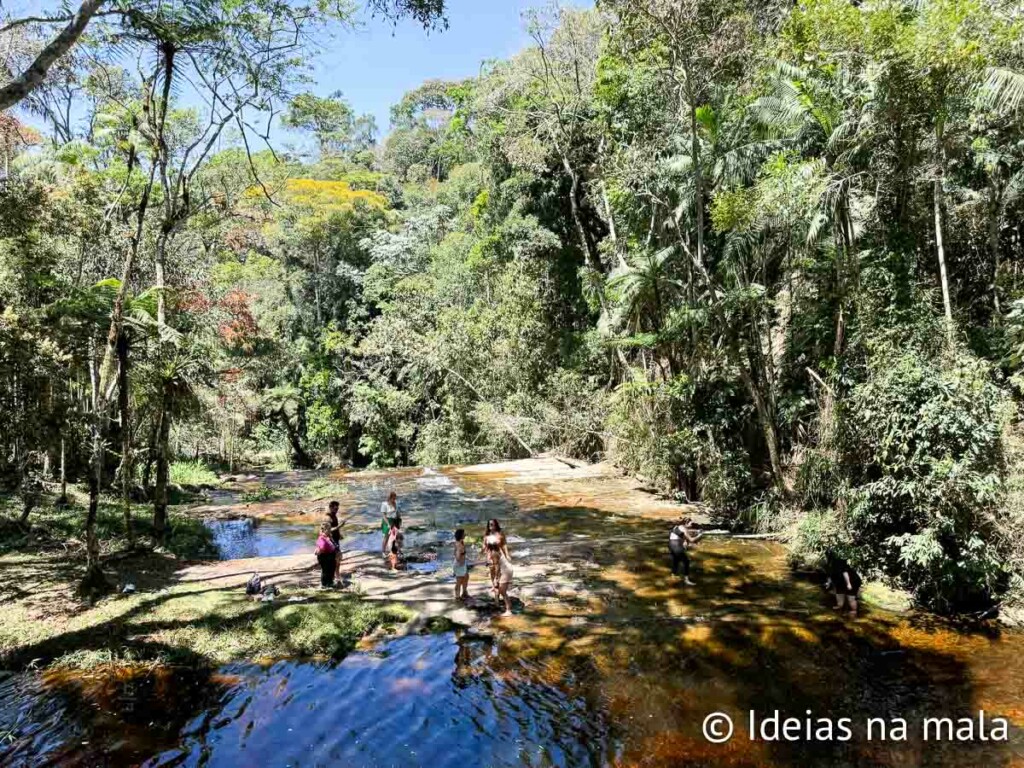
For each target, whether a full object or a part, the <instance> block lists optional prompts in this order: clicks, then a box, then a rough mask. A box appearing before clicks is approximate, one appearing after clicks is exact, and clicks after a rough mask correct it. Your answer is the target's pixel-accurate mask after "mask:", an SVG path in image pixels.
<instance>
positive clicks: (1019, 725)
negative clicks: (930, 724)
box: [0, 471, 1024, 768]
mask: <svg viewBox="0 0 1024 768" xmlns="http://www.w3.org/2000/svg"><path fill="white" fill-rule="evenodd" d="M346 482H348V483H349V493H347V494H346V495H345V497H343V498H342V499H341V501H342V505H343V516H345V515H349V514H354V515H355V521H354V525H355V526H356V527H357V528H359V529H361V530H362V531H363V533H362V534H359V535H357V536H354V537H353V538H352V539H350V540H349V541H348V544H349V546H350V547H351V548H355V549H360V548H364V549H366V550H367V551H374V548H375V547H379V536H378V535H375V534H373V533H372V531H371V530H370V529H371V526H372V525H373V524H374V523H375V520H376V516H377V511H376V505H377V504H378V503H379V499H380V497H381V495H382V493H383V492H385V491H386V490H388V489H390V488H392V487H393V488H395V489H396V490H397V492H398V493H399V496H400V501H401V503H402V505H403V515H404V516H405V518H406V519H407V521H408V525H409V527H410V531H411V532H410V544H411V548H412V549H413V550H434V549H436V550H437V551H439V552H440V554H441V555H442V556H443V555H444V554H445V552H446V551H447V549H448V547H447V546H445V543H446V542H447V541H448V540H449V537H450V530H451V528H452V527H454V526H455V525H464V526H466V527H467V528H471V527H472V528H473V529H474V532H476V531H475V529H476V527H477V526H478V525H479V523H480V522H481V521H482V520H483V519H485V518H487V517H491V516H497V517H500V518H501V519H502V520H503V521H506V522H507V529H508V530H509V532H510V533H511V534H513V535H514V536H515V539H514V540H513V541H514V542H515V543H514V544H513V548H514V549H513V551H514V554H515V553H516V552H518V553H519V557H521V558H524V559H526V558H533V559H536V560H543V559H545V558H546V559H548V560H550V561H551V562H553V563H555V564H571V565H573V567H574V569H573V570H571V571H569V576H568V577H567V579H568V582H567V583H569V584H570V585H571V587H572V594H570V595H568V596H566V595H564V594H559V595H555V594H550V595H549V596H547V597H544V596H535V597H534V598H532V599H530V600H529V601H528V604H527V606H526V607H525V609H524V611H523V612H522V613H521V614H520V615H518V616H517V617H516V618H515V619H513V620H510V621H507V622H501V623H499V622H494V623H492V624H491V625H489V626H488V625H484V626H483V627H482V628H481V627H478V628H476V629H475V630H472V631H463V630H459V631H455V632H442V633H439V634H433V635H421V636H411V637H403V638H398V639H394V640H390V641H387V642H384V643H382V644H380V645H378V646H376V647H374V648H373V649H372V650H369V651H360V652H357V653H353V654H351V655H349V656H348V657H346V658H345V659H343V660H342V661H340V662H336V663H316V662H312V661H301V660H282V661H277V662H274V663H268V664H266V665H258V664H254V663H246V664H233V665H228V666H226V667H223V668H221V669H220V670H217V671H216V672H215V673H211V672H208V671H207V672H199V671H194V670H181V669H163V670H158V671H156V672H149V673H145V674H129V673H127V672H122V673H120V674H118V675H110V674H106V675H95V676H90V677H82V676H73V677H71V676H65V675H36V674H29V673H20V674H16V675H7V676H5V677H0V765H5V766H6V765H25V766H29V765H31V766H35V765H82V766H86V765H88V766H93V765H133V764H141V765H146V766H177V765H188V766H298V765H310V766H314V765H325V766H326V765H338V766H403V767H404V766H430V767H431V768H439V767H440V766H457V767H458V768H467V767H469V766H519V765H529V766H588V765H593V766H602V765H619V766H633V765H635V766H682V765H693V766H767V765H780V766H800V767H801V768H806V767H807V766H818V765H821V766H847V765H849V766H854V765H856V766H860V765H864V766H877V765H899V766H917V765H928V766H965V767H966V766H972V767H974V766H1010V765H1024V637H1022V636H1021V635H1020V634H1017V633H1012V632H1007V631H1005V630H999V629H998V628H995V627H987V628H981V629H979V628H971V629H968V628H954V627H951V626H949V625H947V624H944V623H941V622H938V621H935V620H931V619H928V618H927V617H919V616H913V615H911V616H899V615H895V614H889V613H886V612H885V611H882V610H879V609H875V610H869V611H868V612H867V613H866V615H865V616H863V617H862V618H861V619H858V620H857V621H855V622H848V621H845V620H843V619H842V618H840V617H838V616H835V615H833V614H832V612H831V611H830V610H829V609H828V605H827V602H826V600H825V599H824V595H823V593H822V592H821V589H820V586H818V585H816V584H815V583H813V582H812V581H809V580H802V579H799V578H796V577H794V576H793V575H792V574H791V573H790V571H789V569H788V567H787V565H786V560H785V555H784V553H783V551H782V550H781V549H780V548H779V547H777V546H775V545H772V544H767V543H764V542H757V541H737V540H724V539H718V540H716V539H709V540H706V543H703V544H702V545H701V547H700V548H699V549H698V551H697V554H696V556H695V558H694V561H695V569H696V572H695V578H696V579H697V581H698V586H697V587H696V588H692V589H687V588H684V587H682V586H680V584H679V583H678V582H676V581H673V580H672V579H671V578H669V575H668V567H667V565H668V564H667V558H666V557H664V552H663V551H662V550H663V542H662V536H661V528H662V526H660V525H659V524H656V523H654V524H652V523H651V521H649V520H643V519H640V518H628V517H625V516H609V515H606V514H604V513H602V512H599V511H597V510H595V509H593V508H592V507H590V506H587V505H581V504H580V501H579V499H577V498H575V497H573V498H571V499H568V498H567V499H565V500H560V499H552V498H551V497H550V494H548V492H547V491H545V490H544V489H541V488H536V489H530V488H525V487H524V488H518V489H516V490H515V491H514V493H513V492H512V491H511V490H510V491H509V492H510V493H512V496H509V495H505V494H503V493H502V492H501V488H502V486H501V483H500V480H499V479H491V480H488V479H487V478H481V479H479V480H474V481H473V482H472V483H471V482H468V481H466V480H464V479H458V480H457V481H455V482H453V481H452V480H451V479H449V478H448V477H445V476H443V475H437V474H431V473H427V474H424V473H422V472H419V471H417V472H400V473H395V474H394V475H392V476H389V477H384V478H381V477H379V476H378V477H376V478H367V479H355V480H351V479H349V480H346ZM545 494H547V495H545ZM240 530H242V529H241V527H239V528H238V529H231V532H230V534H229V533H228V532H227V531H228V529H227V528H225V529H224V530H222V531H219V532H218V536H219V540H220V542H221V545H222V547H224V554H225V555H226V556H251V555H254V554H259V555H264V554H284V553H288V552H303V551H308V549H309V548H310V547H311V545H312V537H313V533H312V531H311V525H310V523H309V522H308V521H304V520H299V521H297V520H294V519H293V518H280V519H277V520H265V521H262V522H261V523H260V524H257V525H249V526H248V528H246V529H245V530H242V532H241V533H239V531H240ZM360 536H362V538H360ZM526 553H530V554H528V555H527V554H526ZM447 574H448V570H447V568H445V569H443V570H442V571H440V572H439V573H438V574H436V575H427V576H422V577H421V578H448V576H447ZM474 579H475V580H476V581H475V583H476V587H477V588H479V585H480V581H481V577H480V576H479V575H478V574H474ZM471 588H472V585H471ZM776 710H778V711H779V712H780V713H781V716H782V717H786V716H790V717H797V718H802V719H803V722H801V724H800V727H799V728H798V729H797V730H795V731H792V732H791V733H796V734H797V738H796V739H794V740H792V741H787V740H784V739H781V740H780V739H770V738H757V739H751V734H750V731H749V726H750V720H749V718H750V714H749V713H750V712H751V711H753V712H754V713H755V715H754V716H755V727H756V728H758V729H759V728H760V725H759V724H760V722H761V721H762V720H763V719H764V718H768V717H770V716H771V715H772V714H773V713H774V712H775V711H776ZM979 710H983V711H984V713H985V714H984V717H985V725H984V728H985V729H986V732H985V733H982V729H981V728H979V724H978V711H979ZM714 712H722V713H725V714H727V715H729V716H730V717H731V718H733V720H734V722H735V732H734V735H733V738H732V739H731V740H730V741H728V742H726V743H723V744H712V743H710V742H709V741H708V739H706V738H705V737H704V735H703V733H702V723H703V722H704V719H705V718H706V717H707V716H708V715H709V714H711V713H714ZM873 717H874V718H881V719H882V721H883V722H884V724H885V727H886V733H885V734H884V736H883V734H882V733H881V726H879V725H877V724H876V725H875V730H874V737H873V738H872V739H871V740H868V738H867V730H866V726H867V720H868V718H873ZM929 717H937V718H938V717H949V718H952V719H953V721H954V722H956V721H957V720H958V719H959V718H965V719H966V720H965V721H964V722H962V723H960V724H959V725H960V726H961V728H960V733H959V734H957V733H956V732H955V729H954V731H953V732H951V733H949V736H948V738H947V737H946V732H945V731H933V732H932V737H931V738H929V739H928V740H925V738H924V733H923V725H924V719H925V718H929ZM997 717H1001V718H1005V719H1006V720H1007V723H1008V728H1007V731H1006V739H1005V740H999V741H993V740H991V736H992V735H993V731H992V727H993V726H992V720H993V718H997ZM840 718H849V722H848V727H849V729H850V732H851V738H850V739H849V740H842V739H841V737H842V736H843V735H844V734H843V732H842V731H841V729H839V728H834V730H833V733H832V735H831V738H829V737H828V734H827V733H825V732H824V731H822V730H821V728H822V722H821V721H822V719H828V720H830V721H831V722H833V723H837V722H838V721H839V719H840ZM897 718H902V720H903V721H905V722H906V726H907V727H906V733H905V735H903V736H902V738H901V734H900V732H899V728H898V725H896V724H897V723H898V721H897ZM808 719H810V720H811V721H812V729H811V731H810V732H808V731H807V730H806V720H808ZM971 721H973V723H974V728H973V733H971V734H968V733H967V731H966V725H965V722H971ZM770 732H771V727H770V723H769V732H768V736H771V733H770ZM808 733H809V734H810V735H809V736H808ZM760 734H761V735H762V736H764V734H765V732H763V731H760ZM997 735H998V734H997ZM958 736H959V738H958ZM968 736H971V738H967V737H968ZM985 737H988V738H989V739H990V740H985Z"/></svg>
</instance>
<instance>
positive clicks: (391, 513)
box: [380, 491, 402, 557]
mask: <svg viewBox="0 0 1024 768" xmlns="http://www.w3.org/2000/svg"><path fill="white" fill-rule="evenodd" d="M396 521H397V522H396ZM396 525H397V527H398V528H401V527H402V518H401V516H400V515H399V514H398V494H397V493H395V492H394V491H391V493H389V494H388V498H387V501H382V502H381V504H380V535H381V542H380V551H381V554H382V555H384V557H388V555H389V554H390V553H389V552H388V549H389V547H388V544H389V543H390V539H391V535H390V533H391V528H392V527H395V526H396Z"/></svg>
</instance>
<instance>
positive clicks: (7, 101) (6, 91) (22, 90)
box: [0, 0, 103, 112]
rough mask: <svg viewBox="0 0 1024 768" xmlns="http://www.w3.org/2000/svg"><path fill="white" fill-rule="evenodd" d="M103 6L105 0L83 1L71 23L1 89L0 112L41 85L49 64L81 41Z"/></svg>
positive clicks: (51, 64)
mask: <svg viewBox="0 0 1024 768" xmlns="http://www.w3.org/2000/svg"><path fill="white" fill-rule="evenodd" d="M101 5H103V0H84V2H83V3H82V4H81V5H80V6H79V8H78V12H77V13H76V14H75V15H74V16H72V17H71V21H70V22H68V25H67V26H66V27H64V29H63V30H61V33H60V34H59V35H57V37H55V38H54V39H53V41H52V42H51V43H50V44H49V45H47V46H46V47H45V48H43V50H41V51H40V52H39V54H38V55H37V56H36V58H35V60H34V61H33V62H32V63H31V64H30V65H29V67H28V69H26V70H25V71H24V72H22V73H21V74H20V75H18V77H16V78H14V79H13V80H11V81H10V82H9V83H7V84H6V85H5V86H4V87H3V88H0V112H2V111H4V110H7V109H10V108H11V107H13V106H14V105H15V104H17V103H18V102H19V101H21V100H22V99H24V98H25V97H26V96H28V95H29V94H30V93H32V91H34V90H35V89H36V88H38V87H39V86H40V85H41V84H42V82H43V80H45V79H46V73H47V72H48V71H49V69H50V67H51V66H53V64H54V62H56V61H57V59H59V58H60V57H61V56H63V55H64V54H66V53H67V52H68V51H70V50H71V48H72V47H73V46H74V44H75V43H76V42H78V38H80V37H81V36H82V32H84V31H85V28H86V26H87V25H88V24H89V21H90V19H92V17H93V15H94V14H95V13H96V11H98V10H99V9H100V6H101Z"/></svg>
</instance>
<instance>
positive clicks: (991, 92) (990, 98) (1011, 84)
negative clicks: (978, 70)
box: [978, 67, 1024, 112]
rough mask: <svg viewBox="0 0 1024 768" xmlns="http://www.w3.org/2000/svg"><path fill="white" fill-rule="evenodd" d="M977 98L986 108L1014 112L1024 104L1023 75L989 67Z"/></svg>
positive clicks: (1001, 68)
mask: <svg viewBox="0 0 1024 768" xmlns="http://www.w3.org/2000/svg"><path fill="white" fill-rule="evenodd" d="M978 96H979V98H980V100H981V103H982V104H984V105H985V106H986V107H989V108H992V109H996V110H999V111H1010V112H1014V111H1016V110H1017V109H1018V108H1020V106H1021V104H1022V103H1024V73H1021V72H1015V71H1014V70H1012V69H1007V68H1005V67H990V68H989V70H988V78H987V79H986V80H985V83H984V85H982V86H981V88H980V89H979V93H978Z"/></svg>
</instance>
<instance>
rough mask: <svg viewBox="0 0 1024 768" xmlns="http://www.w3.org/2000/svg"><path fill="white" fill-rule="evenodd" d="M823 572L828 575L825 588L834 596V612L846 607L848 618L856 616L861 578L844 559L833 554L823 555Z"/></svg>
mask: <svg viewBox="0 0 1024 768" xmlns="http://www.w3.org/2000/svg"><path fill="white" fill-rule="evenodd" d="M825 570H826V572H827V573H828V581H826V582H825V588H826V589H829V588H831V590H832V592H833V593H834V594H835V596H836V606H835V610H837V611H841V610H843V607H844V606H845V607H847V609H848V610H849V613H850V616H851V617H852V618H856V616H857V597H858V596H859V595H860V585H861V578H860V574H859V573H857V571H856V570H854V568H853V567H852V566H851V565H850V564H849V563H848V562H846V560H845V559H843V558H842V557H840V556H839V555H837V554H836V553H835V552H829V553H827V554H826V555H825Z"/></svg>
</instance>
